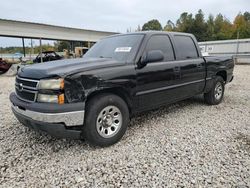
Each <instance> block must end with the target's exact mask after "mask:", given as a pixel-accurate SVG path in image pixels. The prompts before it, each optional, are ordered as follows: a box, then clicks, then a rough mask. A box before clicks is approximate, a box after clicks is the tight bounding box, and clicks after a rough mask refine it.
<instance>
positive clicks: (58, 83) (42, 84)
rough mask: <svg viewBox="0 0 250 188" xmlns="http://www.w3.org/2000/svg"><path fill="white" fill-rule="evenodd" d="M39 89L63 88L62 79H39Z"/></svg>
mask: <svg viewBox="0 0 250 188" xmlns="http://www.w3.org/2000/svg"><path fill="white" fill-rule="evenodd" d="M38 88H39V89H63V88H64V80H63V79H61V78H60V79H50V80H40V81H39V85H38Z"/></svg>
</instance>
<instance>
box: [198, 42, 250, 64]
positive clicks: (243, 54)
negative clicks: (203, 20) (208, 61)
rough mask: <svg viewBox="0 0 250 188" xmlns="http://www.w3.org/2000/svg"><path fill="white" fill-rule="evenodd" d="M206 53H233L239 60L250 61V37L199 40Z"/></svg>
mask: <svg viewBox="0 0 250 188" xmlns="http://www.w3.org/2000/svg"><path fill="white" fill-rule="evenodd" d="M199 45H200V48H201V52H202V53H203V54H206V55H216V56H219V55H232V56H234V58H236V59H237V62H246V63H250V39H236V40H219V41H207V42H199Z"/></svg>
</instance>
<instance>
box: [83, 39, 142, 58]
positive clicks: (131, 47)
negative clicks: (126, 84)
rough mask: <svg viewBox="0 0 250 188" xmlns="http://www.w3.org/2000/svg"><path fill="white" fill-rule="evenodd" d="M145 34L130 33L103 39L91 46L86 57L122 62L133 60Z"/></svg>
mask: <svg viewBox="0 0 250 188" xmlns="http://www.w3.org/2000/svg"><path fill="white" fill-rule="evenodd" d="M143 36H144V35H143V34H130V35H118V36H113V37H108V38H105V39H102V40H101V41H99V42H97V43H96V44H95V45H94V46H93V47H92V48H90V50H89V51H88V52H87V53H86V54H85V55H84V58H111V59H115V60H117V61H120V62H129V61H132V60H133V59H134V57H135V55H136V52H137V50H138V48H139V45H140V43H141V40H142V38H143Z"/></svg>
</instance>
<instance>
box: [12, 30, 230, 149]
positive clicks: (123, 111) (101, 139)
mask: <svg viewBox="0 0 250 188" xmlns="http://www.w3.org/2000/svg"><path fill="white" fill-rule="evenodd" d="M233 68H234V62H233V59H232V58H231V57H205V58H204V57H202V55H201V52H200V50H199V46H198V44H197V41H196V39H195V37H194V36H193V35H191V34H186V33H174V32H138V33H130V34H119V35H114V36H110V37H107V38H104V39H102V40H101V41H99V42H97V43H96V44H95V45H94V46H93V47H92V48H91V49H90V50H89V51H88V52H87V53H86V54H85V55H84V57H83V58H80V59H67V60H66V59H65V60H59V61H55V62H46V63H43V64H36V65H32V66H29V67H24V68H22V69H20V70H19V72H18V75H17V77H16V83H15V88H16V89H15V93H14V92H13V93H12V94H11V95H10V101H11V103H12V110H13V112H14V114H15V116H16V117H17V119H18V120H19V121H20V122H21V123H22V124H24V125H25V126H28V127H30V128H33V129H35V130H41V131H45V132H47V133H49V134H51V135H53V136H56V137H64V138H75V139H82V138H83V139H85V140H87V141H88V142H89V143H91V144H93V145H98V146H109V145H112V144H114V143H116V142H118V141H119V140H120V139H121V138H122V136H123V135H124V133H125V131H126V129H127V125H128V124H129V120H130V117H131V116H134V115H135V114H138V113H140V112H142V111H146V110H150V109H154V108H158V107H160V106H163V105H167V104H170V103H174V102H177V101H180V100H183V99H187V98H190V97H193V96H195V95H197V94H204V99H205V102H206V103H208V104H210V105H217V104H219V103H220V102H221V101H222V98H223V94H224V88H225V87H224V86H225V84H226V83H228V82H230V81H232V79H233Z"/></svg>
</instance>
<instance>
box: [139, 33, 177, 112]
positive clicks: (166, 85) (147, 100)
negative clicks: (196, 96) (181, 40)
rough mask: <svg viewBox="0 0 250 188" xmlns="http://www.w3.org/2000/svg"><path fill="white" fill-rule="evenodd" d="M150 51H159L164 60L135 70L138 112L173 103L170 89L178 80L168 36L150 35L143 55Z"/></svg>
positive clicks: (173, 91) (174, 95)
mask: <svg viewBox="0 0 250 188" xmlns="http://www.w3.org/2000/svg"><path fill="white" fill-rule="evenodd" d="M151 50H161V51H162V52H163V54H164V60H163V61H160V62H151V63H148V64H147V65H146V66H144V67H143V68H140V69H137V88H136V97H137V99H138V102H139V103H138V110H139V111H140V110H146V109H150V108H153V107H156V106H160V105H162V104H164V103H169V102H171V101H173V100H174V99H175V98H176V93H175V90H174V89H171V87H172V86H173V85H175V84H176V80H179V79H180V70H178V68H177V70H175V69H174V67H175V55H174V51H173V45H172V42H171V40H170V38H169V36H168V35H167V34H155V35H152V36H151V37H150V38H149V39H148V41H147V44H146V47H145V50H144V52H143V54H144V53H147V52H149V51H151Z"/></svg>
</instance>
